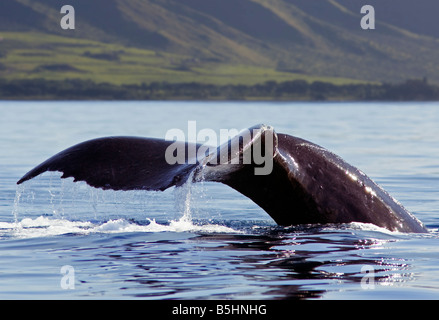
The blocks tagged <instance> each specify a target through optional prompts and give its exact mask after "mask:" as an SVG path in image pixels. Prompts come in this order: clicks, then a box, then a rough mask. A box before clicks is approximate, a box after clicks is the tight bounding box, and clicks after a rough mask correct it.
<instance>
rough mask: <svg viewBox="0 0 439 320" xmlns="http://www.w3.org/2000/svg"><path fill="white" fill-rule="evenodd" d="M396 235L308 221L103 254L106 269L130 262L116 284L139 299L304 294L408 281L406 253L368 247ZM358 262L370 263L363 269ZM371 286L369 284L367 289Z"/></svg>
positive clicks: (311, 295) (410, 275) (411, 276)
mask: <svg viewBox="0 0 439 320" xmlns="http://www.w3.org/2000/svg"><path fill="white" fill-rule="evenodd" d="M393 241H401V240H397V238H395V237H394V236H389V237H388V238H387V237H386V238H384V239H367V240H365V239H361V237H359V236H358V235H355V234H353V233H352V232H349V231H340V230H332V231H328V230H326V229H325V228H321V227H313V228H309V229H307V230H301V231H296V230H291V229H290V230H278V229H273V228H271V230H264V231H263V232H258V233H257V234H246V235H243V234H239V235H236V234H235V235H231V234H198V235H190V236H188V238H185V239H179V240H168V239H163V240H160V241H155V242H142V241H141V242H135V243H133V242H130V243H126V244H124V245H122V246H117V247H107V248H106V249H107V250H108V252H106V253H105V254H101V255H100V256H101V259H103V260H105V262H106V263H104V264H103V266H102V267H103V268H108V266H110V265H111V262H112V260H117V262H116V263H115V265H120V264H129V265H130V268H129V269H130V272H129V273H128V274H124V279H123V280H122V281H121V283H120V289H121V290H124V295H128V296H134V297H143V298H157V297H161V298H166V299H184V298H188V297H191V298H195V299H199V298H201V299H202V298H206V297H210V298H217V299H230V298H234V297H239V298H244V299H261V298H263V297H270V298H271V299H305V298H318V297H322V296H323V295H324V294H325V292H327V291H328V289H330V288H336V287H339V288H340V287H341V288H344V290H347V289H348V288H355V290H361V288H362V286H366V287H364V288H365V289H364V290H367V289H370V288H371V287H370V285H373V286H384V285H392V284H394V283H402V282H407V281H413V280H414V279H415V275H414V274H413V273H412V272H411V271H410V269H411V266H410V263H409V262H408V261H405V260H404V259H399V260H395V259H387V258H386V257H380V256H376V255H374V254H373V253H372V254H371V252H370V251H373V250H374V249H378V248H382V246H383V244H385V243H388V242H393ZM364 266H368V267H370V268H369V269H368V272H365V271H364ZM368 285H369V287H367V286H368Z"/></svg>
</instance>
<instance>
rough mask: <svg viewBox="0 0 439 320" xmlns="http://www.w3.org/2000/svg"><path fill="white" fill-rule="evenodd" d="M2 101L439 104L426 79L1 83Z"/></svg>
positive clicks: (435, 89)
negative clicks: (248, 101)
mask: <svg viewBox="0 0 439 320" xmlns="http://www.w3.org/2000/svg"><path fill="white" fill-rule="evenodd" d="M0 100H273V101H380V100H381V101H438V100H439V86H437V85H434V84H429V83H428V81H427V80H426V79H420V80H418V79H415V80H407V81H405V82H403V83H397V84H389V83H383V84H344V85H335V84H332V83H328V82H321V81H315V82H311V83H309V82H307V81H304V80H294V81H285V82H276V81H267V82H264V83H261V84H255V85H213V84H203V83H196V82H191V83H168V82H152V83H149V84H145V83H143V84H139V85H115V84H110V83H95V82H93V81H90V80H77V79H66V80H62V81H55V80H45V79H23V80H2V79H0Z"/></svg>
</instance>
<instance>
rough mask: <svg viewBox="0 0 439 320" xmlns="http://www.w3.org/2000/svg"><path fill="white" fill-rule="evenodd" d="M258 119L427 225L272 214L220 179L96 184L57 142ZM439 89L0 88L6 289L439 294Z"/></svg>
mask: <svg viewBox="0 0 439 320" xmlns="http://www.w3.org/2000/svg"><path fill="white" fill-rule="evenodd" d="M188 121H196V125H197V129H198V130H201V129H204V128H209V129H212V130H214V131H215V132H220V129H232V128H236V129H243V128H247V127H250V126H252V125H255V124H258V123H266V124H269V125H272V126H274V128H275V130H276V131H277V132H282V133H288V134H291V135H295V136H299V137H302V138H304V139H307V140H310V141H312V142H315V143H317V144H320V145H321V146H323V147H326V148H328V149H330V150H331V151H333V152H335V153H336V154H338V155H340V156H341V157H343V158H344V159H345V160H346V161H347V162H349V163H351V164H353V165H355V166H356V167H358V168H359V169H361V170H362V171H364V172H365V173H366V174H367V175H369V177H371V178H372V179H373V180H375V181H376V182H377V183H378V184H380V185H381V186H382V187H384V189H386V190H387V191H388V192H389V193H390V194H391V195H392V196H394V197H395V198H396V199H398V200H399V201H400V202H401V203H402V204H403V205H404V206H405V207H406V208H407V209H409V210H410V211H411V212H412V213H414V214H415V215H416V216H417V217H418V218H419V219H420V220H421V221H423V222H424V223H425V225H426V226H427V228H428V229H429V232H428V233H425V234H402V233H392V232H389V231H386V230H383V229H380V228H378V227H374V226H372V225H365V224H358V223H351V224H346V225H313V226H298V227H290V228H284V227H278V226H276V224H275V223H274V221H273V220H272V219H271V218H270V217H269V216H268V214H266V213H265V212H264V211H263V210H262V209H260V208H259V207H258V206H256V205H255V204H254V203H253V202H252V201H251V200H249V199H247V198H245V197H244V196H242V195H240V194H239V193H237V192H236V191H234V190H232V189H230V188H228V187H227V186H224V185H221V184H216V183H207V182H204V183H199V184H185V185H184V186H182V187H180V188H172V189H169V190H166V191H165V192H147V191H130V192H122V191H117V192H116V191H111V190H108V191H103V190H100V189H94V188H91V187H89V186H88V185H86V184H85V183H74V182H73V181H72V179H60V174H59V173H52V172H51V173H45V174H43V175H41V176H39V177H37V178H35V179H33V180H30V181H28V182H26V183H25V184H23V185H20V186H17V185H16V181H17V180H18V179H19V178H21V176H23V175H24V174H25V173H26V172H27V171H28V170H30V169H32V168H33V167H34V166H36V165H37V164H39V163H41V162H42V161H44V160H46V159H47V158H49V157H50V156H52V155H53V154H55V153H57V152H59V151H61V150H63V149H65V148H67V147H69V146H71V145H73V144H76V143H78V142H82V141H84V140H88V139H92V138H96V137H103V136H114V135H125V136H126V135H128V136H146V137H158V138H164V137H165V135H166V132H167V131H168V130H170V129H174V128H177V129H181V130H183V131H184V132H188ZM438 123H439V103H335V102H334V103H287V102H140V101H139V102H136V101H132V102H87V101H81V102H19V101H11V102H9V101H8V102H7V101H1V102H0V299H232V300H234V299H250V300H271V299H438V298H439V233H438V228H439V188H438V186H439V126H438Z"/></svg>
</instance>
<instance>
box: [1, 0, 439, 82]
mask: <svg viewBox="0 0 439 320" xmlns="http://www.w3.org/2000/svg"><path fill="white" fill-rule="evenodd" d="M69 4H71V5H72V6H74V8H75V12H76V14H75V17H76V29H75V30H63V29H61V27H60V25H59V22H60V19H61V17H62V15H61V14H60V12H59V10H60V8H61V4H60V2H59V1H58V0H2V1H1V2H0V39H1V41H0V77H2V78H3V79H32V78H44V79H52V80H62V79H65V78H78V79H91V80H93V81H96V82H104V81H105V82H111V83H115V84H123V83H125V84H126V83H133V84H134V83H150V82H161V81H167V82H173V83H175V82H200V83H214V84H254V83H263V82H265V81H268V80H275V81H279V82H281V81H287V80H295V79H304V80H308V81H314V80H322V81H328V82H334V83H349V82H364V81H367V82H402V81H405V80H406V79H411V78H424V77H426V78H428V79H429V81H430V82H432V83H439V63H437V62H438V61H439V40H438V39H439V31H438V30H439V28H434V26H436V25H437V22H436V17H435V15H434V12H436V11H435V10H436V9H439V3H435V2H432V1H430V0H419V1H417V3H416V9H417V10H413V1H412V0H398V6H395V2H394V1H393V2H391V1H390V0H371V1H368V4H372V5H374V6H375V10H376V15H377V18H376V19H377V24H376V30H367V31H366V30H362V29H361V28H360V19H361V17H362V15H361V14H360V8H361V6H362V5H363V4H364V3H363V1H359V0H313V1H303V0H209V1H206V0H93V1H90V0H71V1H69ZM416 21H418V22H419V23H416Z"/></svg>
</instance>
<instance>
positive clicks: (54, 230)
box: [0, 216, 239, 238]
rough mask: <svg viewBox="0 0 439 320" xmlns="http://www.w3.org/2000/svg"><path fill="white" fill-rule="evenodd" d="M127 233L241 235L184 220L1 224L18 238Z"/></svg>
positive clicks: (2, 232)
mask: <svg viewBox="0 0 439 320" xmlns="http://www.w3.org/2000/svg"><path fill="white" fill-rule="evenodd" d="M124 232H205V233H238V232H239V231H237V230H234V229H232V228H229V227H226V226H222V225H216V224H203V225H197V224H194V223H193V222H192V221H191V220H187V219H185V217H182V218H181V219H180V220H176V221H171V222H170V223H169V224H160V223H157V222H156V221H155V220H149V224H147V225H139V224H136V223H134V222H130V221H127V220H125V219H115V220H109V221H106V222H102V223H98V224H94V223H92V222H90V221H70V220H67V219H50V218H48V217H43V216H40V217H37V218H35V219H31V218H24V219H22V220H21V221H20V222H0V236H12V237H16V238H35V237H47V236H56V235H63V234H69V233H73V234H84V235H87V234H93V233H124Z"/></svg>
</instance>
